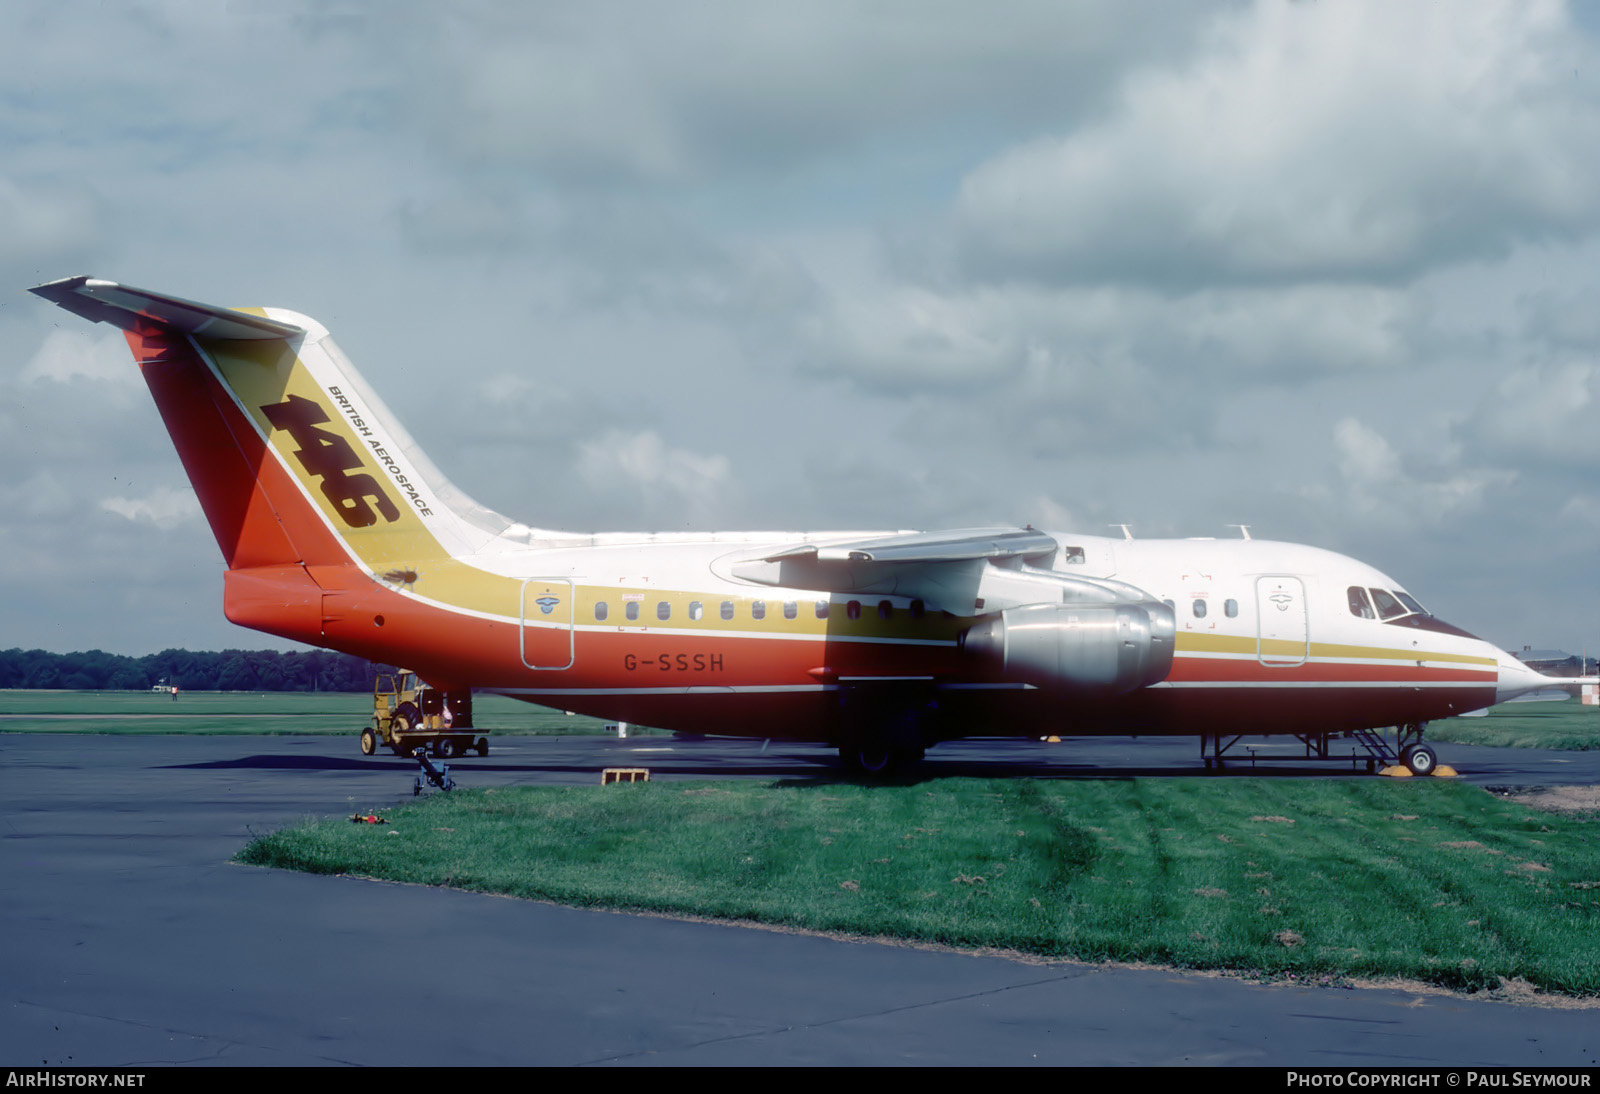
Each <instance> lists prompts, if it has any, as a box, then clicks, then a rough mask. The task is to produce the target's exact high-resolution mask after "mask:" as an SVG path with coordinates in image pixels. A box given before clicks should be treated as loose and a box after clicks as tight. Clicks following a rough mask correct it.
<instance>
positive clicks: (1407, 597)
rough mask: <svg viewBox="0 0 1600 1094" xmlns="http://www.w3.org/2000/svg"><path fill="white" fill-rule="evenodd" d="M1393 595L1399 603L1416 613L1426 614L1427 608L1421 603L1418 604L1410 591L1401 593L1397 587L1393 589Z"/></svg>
mask: <svg viewBox="0 0 1600 1094" xmlns="http://www.w3.org/2000/svg"><path fill="white" fill-rule="evenodd" d="M1394 595H1395V596H1396V597H1398V598H1399V599H1400V603H1402V604H1404V605H1405V606H1406V607H1408V608H1410V609H1411V610H1412V611H1414V612H1416V613H1417V614H1418V615H1427V614H1428V609H1427V608H1424V607H1423V606H1422V605H1421V604H1418V603H1417V601H1416V598H1415V597H1413V596H1412V595H1411V594H1410V593H1403V592H1401V591H1400V590H1399V589H1396V590H1395V591H1394Z"/></svg>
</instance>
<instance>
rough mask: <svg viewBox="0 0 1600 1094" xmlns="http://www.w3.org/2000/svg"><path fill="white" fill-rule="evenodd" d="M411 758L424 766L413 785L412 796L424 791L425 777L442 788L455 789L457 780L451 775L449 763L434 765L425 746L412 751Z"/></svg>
mask: <svg viewBox="0 0 1600 1094" xmlns="http://www.w3.org/2000/svg"><path fill="white" fill-rule="evenodd" d="M411 758H412V759H413V760H416V761H417V763H418V764H420V765H421V767H422V770H421V771H418V772H417V781H416V782H415V783H414V784H413V785H412V787H411V796H412V797H413V798H414V797H416V796H417V795H418V794H420V793H422V788H423V786H424V785H425V784H424V783H423V780H424V779H426V780H427V781H428V782H430V783H432V784H433V785H434V786H437V787H438V788H439V789H440V790H445V791H449V790H454V789H455V787H456V781H455V780H454V779H452V778H451V777H450V765H449V764H440V765H439V766H438V767H434V766H433V762H432V761H431V760H429V759H428V751H427V749H423V748H419V749H417V750H416V751H414V752H412V753H411Z"/></svg>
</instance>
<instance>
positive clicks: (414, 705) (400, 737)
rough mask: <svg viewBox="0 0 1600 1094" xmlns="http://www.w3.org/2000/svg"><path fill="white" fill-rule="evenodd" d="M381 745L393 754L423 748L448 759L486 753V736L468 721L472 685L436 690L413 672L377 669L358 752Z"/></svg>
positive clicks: (365, 752) (368, 753)
mask: <svg viewBox="0 0 1600 1094" xmlns="http://www.w3.org/2000/svg"><path fill="white" fill-rule="evenodd" d="M380 744H382V745H386V746H387V747H389V748H390V749H392V750H394V752H395V754H396V755H398V756H412V755H414V754H415V753H416V751H417V749H419V748H420V749H425V750H427V751H429V752H432V753H433V754H434V755H435V756H440V757H443V758H444V759H447V760H448V759H453V758H455V757H457V756H464V755H466V754H467V752H468V751H469V750H471V751H476V752H477V754H478V755H479V756H487V755H489V739H488V738H487V737H480V736H479V735H478V731H477V730H476V729H474V728H473V725H472V690H471V689H470V688H460V689H458V690H456V691H440V690H439V689H438V688H435V687H430V686H429V685H428V684H426V683H425V682H423V681H422V679H420V678H419V677H418V676H417V674H416V673H414V672H411V671H409V670H407V669H401V670H400V671H399V672H397V673H379V674H378V675H377V678H376V680H375V681H374V682H373V685H372V724H371V725H370V726H368V727H367V728H365V729H363V730H362V731H361V752H362V754H363V755H366V756H371V755H373V754H374V753H375V752H377V751H378V746H379V745H380Z"/></svg>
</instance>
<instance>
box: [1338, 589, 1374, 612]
mask: <svg viewBox="0 0 1600 1094" xmlns="http://www.w3.org/2000/svg"><path fill="white" fill-rule="evenodd" d="M1345 595H1346V596H1348V597H1349V598H1350V614H1351V615H1353V616H1356V617H1357V618H1359V619H1376V618H1378V613H1377V612H1375V611H1373V610H1372V601H1370V600H1368V599H1367V590H1365V589H1363V588H1362V587H1361V586H1360V585H1352V586H1350V588H1349V589H1347V590H1345Z"/></svg>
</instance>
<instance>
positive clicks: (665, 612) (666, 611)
mask: <svg viewBox="0 0 1600 1094" xmlns="http://www.w3.org/2000/svg"><path fill="white" fill-rule="evenodd" d="M656 618H657V619H671V618H672V605H671V604H668V603H667V602H666V601H665V600H660V601H657V602H656Z"/></svg>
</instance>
